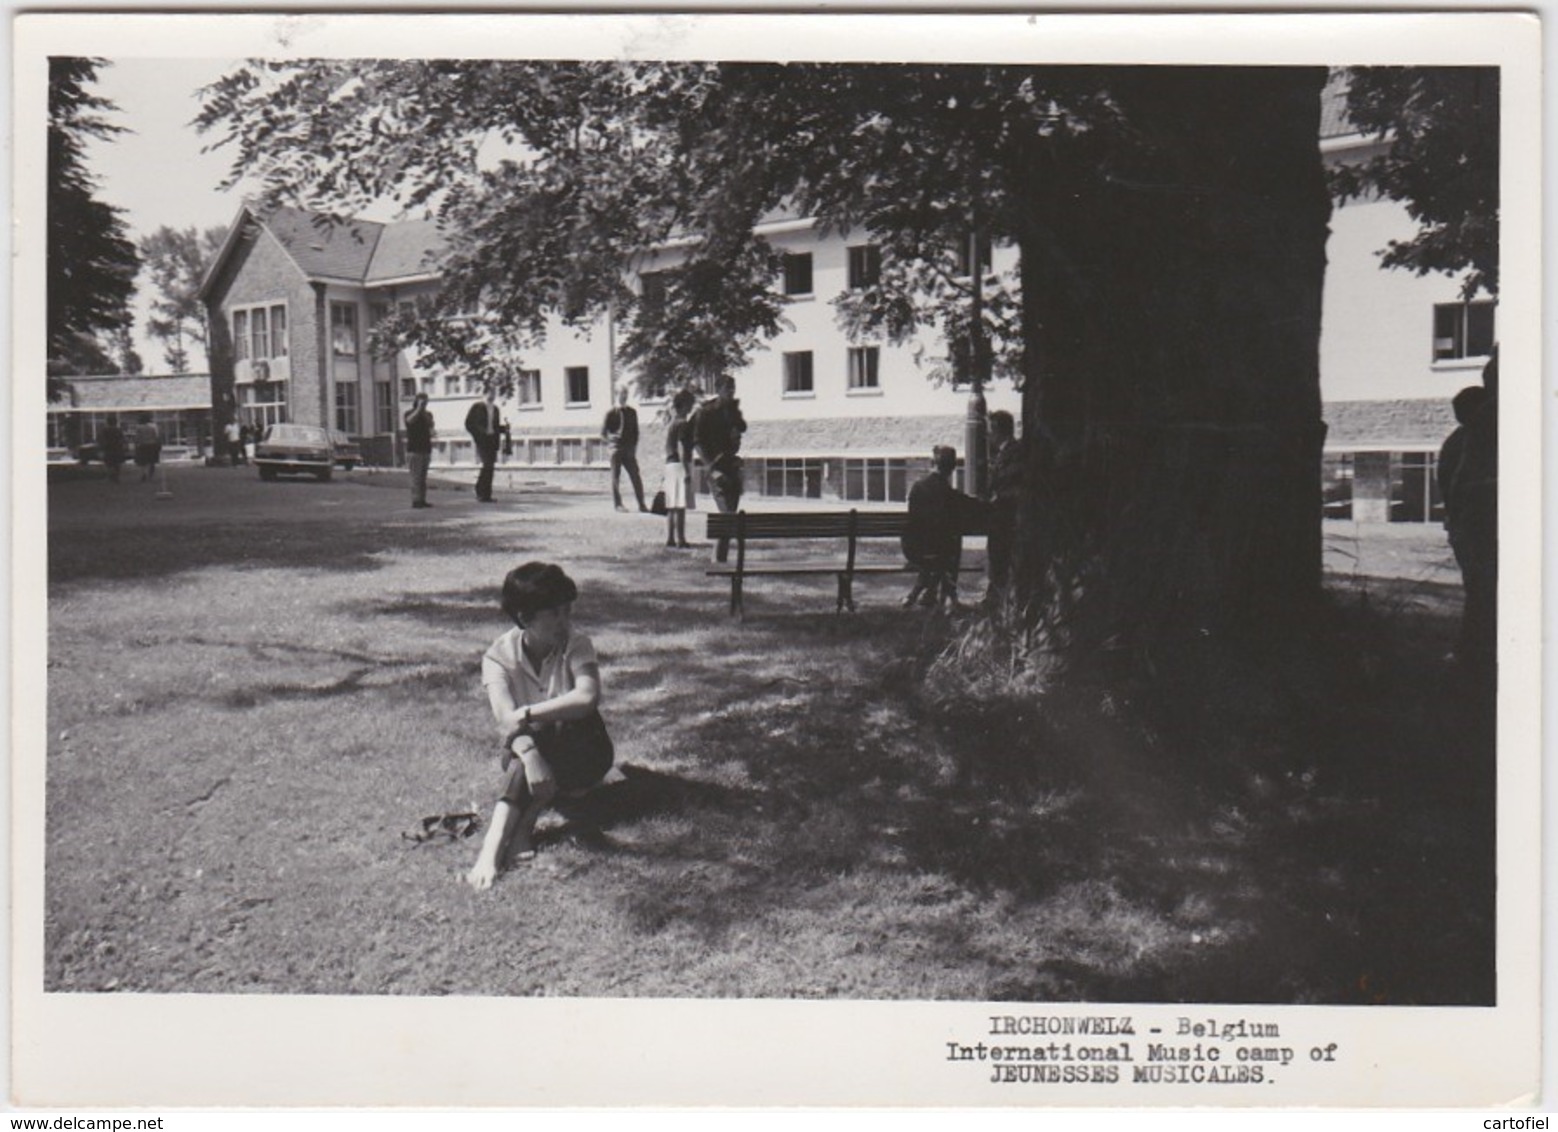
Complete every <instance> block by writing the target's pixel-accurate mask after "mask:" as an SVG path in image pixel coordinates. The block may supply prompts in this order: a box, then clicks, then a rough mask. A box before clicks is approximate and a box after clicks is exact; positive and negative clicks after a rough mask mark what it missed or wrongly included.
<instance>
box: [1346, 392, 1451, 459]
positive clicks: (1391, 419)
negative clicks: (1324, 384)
mask: <svg viewBox="0 0 1558 1132" xmlns="http://www.w3.org/2000/svg"><path fill="white" fill-rule="evenodd" d="M1323 416H1324V417H1325V423H1326V424H1327V425H1328V426H1329V427H1328V429H1327V431H1326V434H1325V446H1326V447H1327V448H1342V449H1360V448H1377V449H1381V450H1385V449H1435V448H1438V447H1439V445H1440V443H1441V442H1442V441H1443V440H1444V438H1445V437H1446V436H1449V435H1450V432H1451V431H1452V430H1453V429H1454V428H1455V413H1454V412H1453V411H1452V410H1451V408H1450V402H1449V401H1447V400H1443V399H1441V398H1437V397H1434V398H1415V399H1412V400H1403V401H1328V402H1326V405H1325V408H1324V411H1323Z"/></svg>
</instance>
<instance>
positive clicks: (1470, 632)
mask: <svg viewBox="0 0 1558 1132" xmlns="http://www.w3.org/2000/svg"><path fill="white" fill-rule="evenodd" d="M1482 382H1483V384H1482V385H1481V386H1480V387H1477V386H1473V387H1471V388H1468V389H1463V390H1461V392H1460V393H1457V394H1456V395H1455V399H1454V401H1453V402H1452V405H1453V406H1454V409H1455V419H1456V420H1457V421H1459V422H1460V424H1459V426H1458V427H1457V428H1456V429H1455V431H1454V432H1452V433H1451V434H1450V435H1449V437H1448V438H1447V439H1446V440H1445V442H1444V446H1443V447H1442V448H1441V449H1440V452H1439V476H1440V484H1441V493H1442V496H1443V499H1444V516H1445V517H1444V525H1445V529H1446V532H1447V533H1448V535H1449V537H1450V549H1451V550H1452V551H1454V552H1455V561H1456V564H1457V565H1458V566H1460V568H1461V588H1462V592H1463V593H1464V595H1465V606H1464V610H1463V612H1462V614H1461V635H1460V642H1459V644H1458V645H1457V646H1456V658H1457V659H1458V660H1459V661H1460V662H1461V663H1462V664H1464V665H1466V666H1468V668H1469V669H1471V670H1472V671H1473V672H1474V673H1476V674H1477V675H1480V676H1482V677H1484V678H1486V680H1488V681H1489V682H1491V679H1492V676H1493V673H1494V671H1495V669H1496V665H1497V661H1498V355H1497V352H1495V353H1494V356H1493V358H1492V359H1491V360H1490V361H1489V362H1488V364H1487V366H1486V367H1485V368H1484V369H1483V371H1482Z"/></svg>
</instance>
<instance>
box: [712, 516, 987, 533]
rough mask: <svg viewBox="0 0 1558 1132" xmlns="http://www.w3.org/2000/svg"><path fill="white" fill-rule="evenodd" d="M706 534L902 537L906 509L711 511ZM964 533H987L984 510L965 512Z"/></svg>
mask: <svg viewBox="0 0 1558 1132" xmlns="http://www.w3.org/2000/svg"><path fill="white" fill-rule="evenodd" d="M707 515H708V528H707V537H708V538H711V539H718V538H736V537H738V536H740V537H744V538H746V539H774V540H782V539H803V538H849V537H850V536H851V535H853V536H854V537H855V538H901V537H902V536H903V531H904V527H905V526H907V525H908V522H909V513H908V512H907V511H740V512H734V513H730V512H722V511H710V512H708V513H707ZM965 533H966V534H974V535H977V534H987V533H989V532H988V530H987V520H986V517H985V514H984V512H983V510H980V511H979V512H977V513H976V514H971V515H969V516H968V522H967V524H966V525H965Z"/></svg>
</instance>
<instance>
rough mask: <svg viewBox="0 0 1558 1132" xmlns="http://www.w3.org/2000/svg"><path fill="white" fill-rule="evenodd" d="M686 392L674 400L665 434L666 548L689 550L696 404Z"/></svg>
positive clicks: (683, 391)
mask: <svg viewBox="0 0 1558 1132" xmlns="http://www.w3.org/2000/svg"><path fill="white" fill-rule="evenodd" d="M695 403H696V402H695V400H694V398H693V395H692V394H691V393H689V392H687V391H686V390H685V389H684V390H682V391H681V392H679V393H677V394H676V396H675V397H673V398H671V423H670V424H669V425H667V426H666V430H665V486H664V488H663V490H664V492H665V545H666V546H667V547H675V548H677V549H679V550H686V549H687V548H688V547H689V546H690V545H691V544H689V543H688V541H687V508H688V506H690V505H691V502H692V448H693V440H692V428H691V426H690V425H689V424H688V421H687V416H688V414H689V413H690V412H691V411H692V407H693V405H694V404H695Z"/></svg>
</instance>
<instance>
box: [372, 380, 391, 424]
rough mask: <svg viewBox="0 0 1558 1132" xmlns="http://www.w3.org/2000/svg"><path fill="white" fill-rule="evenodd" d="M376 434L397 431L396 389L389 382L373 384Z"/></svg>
mask: <svg viewBox="0 0 1558 1132" xmlns="http://www.w3.org/2000/svg"><path fill="white" fill-rule="evenodd" d="M373 400H374V406H373V408H374V424H373V428H374V431H375V432H378V433H380V434H381V435H382V434H383V433H386V432H394V431H395V387H394V386H393V385H391V384H390V383H389V382H387V381H375V382H374V383H373Z"/></svg>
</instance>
